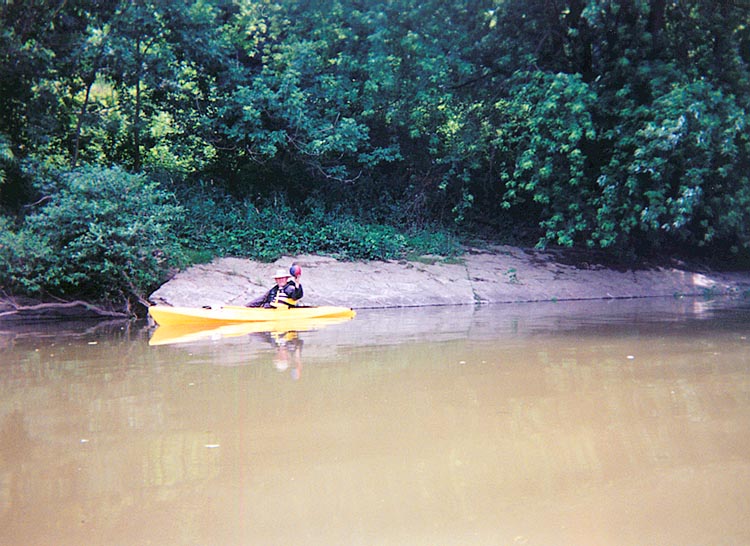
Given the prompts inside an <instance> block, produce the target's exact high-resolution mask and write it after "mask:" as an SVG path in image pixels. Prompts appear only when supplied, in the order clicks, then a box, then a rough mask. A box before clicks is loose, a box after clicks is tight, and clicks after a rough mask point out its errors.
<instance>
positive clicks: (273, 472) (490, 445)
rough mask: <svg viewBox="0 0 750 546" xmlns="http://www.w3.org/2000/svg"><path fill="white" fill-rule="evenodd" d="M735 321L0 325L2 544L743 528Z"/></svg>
mask: <svg viewBox="0 0 750 546" xmlns="http://www.w3.org/2000/svg"><path fill="white" fill-rule="evenodd" d="M749 318H750V310H749V309H748V308H747V307H746V306H745V305H744V304H743V303H742V302H740V303H739V304H732V305H728V304H727V303H724V302H704V301H702V300H695V301H692V300H649V301H625V302H591V303H586V302H578V303H575V302H574V303H570V304H563V303H560V304H539V305H536V304H535V305H518V306H514V305H509V306H492V307H489V306H488V307H478V308H472V307H466V308H436V309H411V310H409V309H406V310H388V311H375V310H372V311H362V312H360V313H358V315H357V317H356V319H355V320H353V321H349V322H346V323H342V324H338V325H334V326H331V327H327V328H321V329H319V330H313V331H307V332H299V333H296V334H289V333H284V332H276V333H270V332H269V333H258V332H251V333H246V334H245V335H241V336H235V337H218V338H213V337H209V338H202V339H196V340H193V341H191V342H189V343H178V344H169V345H159V346H153V345H149V338H151V335H152V333H153V331H152V330H149V329H147V328H143V327H142V326H141V325H117V326H114V327H111V328H109V329H105V330H91V329H90V327H91V325H87V326H85V327H84V328H83V329H79V330H75V329H74V330H73V331H68V332H58V333H57V334H56V333H55V332H54V331H47V332H45V333H44V336H45V337H43V338H40V337H39V336H38V335H35V334H34V333H33V332H31V331H26V332H10V331H7V330H6V332H4V333H2V334H0V338H2V339H4V340H5V341H4V343H5V345H4V347H5V349H4V350H3V352H2V353H1V354H2V364H1V365H0V543H2V544H74V543H75V544H148V543H151V544H543V545H546V544H563V545H565V544H576V545H586V544H615V545H617V544H722V543H724V544H742V543H749V542H750V523H748V522H747V518H746V514H747V511H748V507H750V433H749V432H748V431H749V430H750V427H749V426H748V425H750V370H749V369H748V362H750V358H748V357H750V345H749V343H750V342H749V341H748V335H750V334H749V333H748V319H749ZM151 339H153V338H151ZM303 362H304V371H303V366H302V363H303ZM295 379H298V380H295Z"/></svg>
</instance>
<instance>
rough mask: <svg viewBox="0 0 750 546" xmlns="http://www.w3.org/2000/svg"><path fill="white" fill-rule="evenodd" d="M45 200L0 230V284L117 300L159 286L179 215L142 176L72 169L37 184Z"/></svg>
mask: <svg viewBox="0 0 750 546" xmlns="http://www.w3.org/2000/svg"><path fill="white" fill-rule="evenodd" d="M39 187H40V190H42V191H43V192H45V193H46V195H48V196H50V197H49V199H46V202H45V203H44V204H43V205H42V206H41V209H40V210H39V211H37V212H34V213H32V214H30V215H28V216H27V217H26V218H25V219H24V220H23V222H22V224H21V225H20V227H18V228H17V229H13V228H12V226H11V225H10V221H9V220H8V219H3V220H2V222H1V225H0V227H2V228H4V229H3V230H2V235H0V284H2V285H3V286H4V287H6V289H8V290H11V291H19V292H23V293H27V294H37V295H45V294H47V295H57V296H71V295H77V296H81V297H87V298H91V299H95V300H103V299H105V298H106V299H112V300H117V301H124V300H127V299H129V298H138V297H140V296H141V295H142V294H144V293H147V292H148V290H149V289H152V288H154V287H156V286H157V285H158V283H159V282H161V281H163V280H164V273H165V271H166V268H167V267H168V265H169V263H176V262H177V260H178V259H179V258H180V250H179V247H178V245H177V242H176V239H175V238H174V236H173V235H172V231H171V224H172V222H174V221H175V220H176V218H177V217H178V216H179V215H180V214H181V212H182V209H181V208H180V207H179V206H178V205H177V204H176V203H175V201H174V199H173V198H172V196H171V195H170V194H169V193H167V192H165V191H163V190H161V189H159V187H158V186H157V184H156V183H154V182H151V181H149V180H148V179H147V178H146V177H145V176H143V175H132V174H128V173H126V172H124V171H122V170H121V169H118V168H113V169H105V168H95V167H87V168H79V169H76V170H73V171H69V172H64V173H58V174H52V175H48V176H47V177H45V178H44V179H43V180H40V181H39Z"/></svg>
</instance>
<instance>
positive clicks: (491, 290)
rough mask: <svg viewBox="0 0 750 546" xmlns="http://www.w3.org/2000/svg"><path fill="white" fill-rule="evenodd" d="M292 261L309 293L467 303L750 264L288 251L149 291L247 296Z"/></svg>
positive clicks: (598, 288) (213, 301) (208, 300)
mask: <svg viewBox="0 0 750 546" xmlns="http://www.w3.org/2000/svg"><path fill="white" fill-rule="evenodd" d="M293 261H296V262H298V263H299V264H300V265H301V266H302V268H303V275H302V284H303V286H304V288H305V298H304V302H305V303H307V304H310V305H345V306H349V307H353V308H355V309H357V308H359V309H362V308H379V307H411V306H422V305H467V304H474V303H510V302H532V301H562V300H581V299H606V298H645V297H663V296H680V295H683V296H700V295H706V294H712V295H727V294H738V295H740V294H745V293H746V292H748V291H750V272H731V273H728V272H711V271H701V270H699V269H698V268H695V267H693V268H691V267H689V266H685V265H679V264H675V265H668V266H664V265H663V266H659V267H656V266H653V267H642V268H636V269H622V270H620V269H613V268H611V267H605V266H602V265H598V264H596V263H593V262H592V261H590V260H586V259H582V258H577V259H571V257H570V255H563V254H560V253H556V252H551V251H550V252H542V251H536V250H529V249H521V248H516V247H507V246H496V247H491V248H485V249H478V248H468V249H467V250H466V253H465V255H464V256H463V257H462V258H461V259H460V260H455V261H445V260H442V259H439V258H433V257H429V256H426V257H423V258H421V259H419V260H417V261H389V262H340V261H337V260H335V259H333V258H328V257H322V256H294V257H292V256H289V257H284V258H282V259H280V260H278V261H277V262H275V263H273V264H265V263H260V262H254V261H250V260H245V259H240V258H221V259H217V260H215V261H213V262H212V263H210V264H205V265H197V266H194V267H191V268H189V269H187V270H185V271H182V272H180V273H178V274H177V275H176V276H175V277H174V278H173V279H172V280H170V281H169V282H167V283H166V284H164V285H163V286H162V287H161V288H159V289H158V290H157V291H155V292H154V293H153V294H152V295H151V296H150V298H149V299H150V301H151V302H153V303H157V304H167V305H188V306H200V305H242V304H244V303H245V302H247V301H248V300H250V299H252V298H253V297H255V296H257V295H260V294H262V293H263V292H264V291H265V290H267V289H268V288H270V287H271V286H272V285H273V279H272V275H273V272H274V271H275V270H277V269H279V268H284V269H288V267H289V266H290V264H291V263H292V262H293Z"/></svg>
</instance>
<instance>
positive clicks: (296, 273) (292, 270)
mask: <svg viewBox="0 0 750 546" xmlns="http://www.w3.org/2000/svg"><path fill="white" fill-rule="evenodd" d="M289 273H291V275H292V277H299V276H300V275H301V274H302V268H301V267H300V266H299V265H297V264H292V267H290V268H289Z"/></svg>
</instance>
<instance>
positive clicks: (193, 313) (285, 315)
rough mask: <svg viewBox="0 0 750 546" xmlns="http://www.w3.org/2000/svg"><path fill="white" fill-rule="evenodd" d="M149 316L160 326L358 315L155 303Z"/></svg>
mask: <svg viewBox="0 0 750 546" xmlns="http://www.w3.org/2000/svg"><path fill="white" fill-rule="evenodd" d="M148 312H149V315H151V318H153V319H154V322H156V324H158V325H159V326H178V325H196V326H201V325H203V326H206V327H210V326H212V325H215V326H221V325H222V324H241V323H252V322H274V323H275V322H285V321H289V322H295V323H299V322H300V321H305V320H314V319H326V318H353V317H354V315H355V314H356V313H355V312H354V310H353V309H350V308H349V307H336V306H331V305H324V306H320V307H290V308H280V309H266V308H262V307H240V306H225V307H214V308H209V309H206V308H202V307H169V306H167V305H154V306H152V307H149V309H148Z"/></svg>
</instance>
